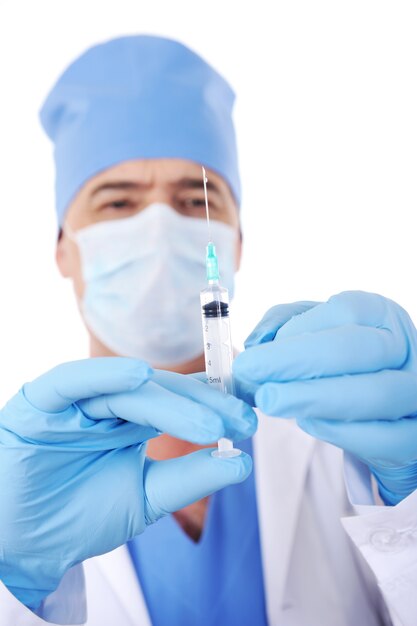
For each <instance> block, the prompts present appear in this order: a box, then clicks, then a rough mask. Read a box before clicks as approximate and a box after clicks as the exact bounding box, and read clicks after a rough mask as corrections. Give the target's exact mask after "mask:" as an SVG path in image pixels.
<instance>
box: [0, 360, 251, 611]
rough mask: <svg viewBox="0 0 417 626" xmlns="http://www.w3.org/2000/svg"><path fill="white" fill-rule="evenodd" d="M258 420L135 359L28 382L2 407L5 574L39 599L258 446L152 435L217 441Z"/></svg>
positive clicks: (239, 471)
mask: <svg viewBox="0 0 417 626" xmlns="http://www.w3.org/2000/svg"><path fill="white" fill-rule="evenodd" d="M255 429H256V416H255V414H254V412H253V411H252V409H251V408H250V407H248V406H247V405H245V404H244V403H243V402H242V401H241V400H238V399H237V398H234V397H233V396H226V395H224V394H222V393H219V392H216V391H214V390H213V389H212V388H209V387H208V386H207V385H205V384H203V383H201V382H199V381H196V380H193V379H192V378H190V377H186V376H181V375H180V374H174V373H171V372H158V371H156V372H152V370H151V369H150V368H149V367H148V366H147V365H146V364H145V363H143V362H141V361H137V360H135V359H123V358H104V359H89V360H85V361H77V362H74V363H67V364H64V365H61V366H59V367H57V368H55V369H53V370H51V371H50V372H48V373H47V374H44V375H43V376H41V377H40V378H38V379H37V380H35V381H34V382H31V383H28V384H26V385H24V387H23V389H22V390H21V391H20V392H19V393H18V394H17V395H16V396H14V397H13V398H12V399H11V400H10V401H9V402H8V404H7V405H6V406H5V407H4V409H2V411H1V412H0V578H1V580H2V581H3V582H4V584H5V585H6V586H7V587H8V588H9V589H10V591H11V592H12V593H13V594H14V595H15V596H16V597H17V598H18V599H19V600H20V601H21V602H23V603H24V604H26V605H27V606H28V607H30V608H32V609H35V608H37V607H38V606H39V605H40V603H41V601H42V599H43V598H45V597H46V596H47V595H48V594H50V593H51V592H52V591H54V590H55V589H56V587H57V586H58V584H59V582H60V580H61V579H62V577H63V575H64V574H65V572H66V571H67V570H68V569H69V568H70V567H71V566H73V565H74V564H76V563H78V562H80V561H84V560H85V559H87V558H89V557H92V556H95V555H98V554H102V553H105V552H108V551H110V550H112V549H113V548H116V547H117V546H120V545H122V544H124V543H125V542H126V541H128V540H129V539H131V538H132V537H134V536H135V535H137V534H139V533H141V532H143V531H144V530H145V528H146V526H147V525H148V524H151V523H153V522H155V521H156V520H158V519H159V518H160V517H161V516H163V515H166V514H167V513H170V512H173V511H175V510H177V509H180V508H182V507H184V506H186V505H188V504H190V503H191V502H193V501H195V500H199V499H200V498H203V497H205V496H207V495H209V494H211V493H212V492H214V491H215V490H217V489H220V488H222V487H225V486H226V485H229V484H232V483H237V482H240V481H242V480H244V479H245V478H246V477H247V476H248V475H249V473H250V471H251V467H252V463H251V459H250V457H249V456H248V455H246V454H242V455H241V456H239V457H236V458H231V459H224V460H223V459H222V460H220V459H217V458H213V457H212V456H211V454H210V449H202V450H199V451H198V452H195V453H193V454H190V455H187V456H184V457H181V458H178V459H173V460H168V461H160V462H156V461H151V460H149V459H147V458H146V456H145V448H146V446H145V445H144V442H145V441H146V440H147V439H149V438H151V437H155V436H157V434H158V433H159V432H162V431H164V432H167V433H169V434H171V435H173V436H175V437H179V438H181V439H187V440H189V441H192V442H195V443H199V444H210V443H212V442H215V441H216V440H217V439H218V438H219V437H224V436H226V437H230V438H231V439H235V440H239V439H243V438H246V437H248V436H250V435H251V434H253V432H254V430H255Z"/></svg>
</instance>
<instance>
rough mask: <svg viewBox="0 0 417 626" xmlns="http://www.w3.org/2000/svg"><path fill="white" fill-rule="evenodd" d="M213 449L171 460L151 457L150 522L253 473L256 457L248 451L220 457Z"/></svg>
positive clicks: (146, 481) (148, 477) (147, 508)
mask: <svg viewBox="0 0 417 626" xmlns="http://www.w3.org/2000/svg"><path fill="white" fill-rule="evenodd" d="M212 451H213V448H204V449H203V450H198V451H197V452H193V453H192V454H187V455H186V456H182V457H179V458H177V459H170V460H168V461H151V460H150V459H147V461H146V465H145V473H144V490H145V518H146V523H147V524H148V525H149V524H152V523H153V522H156V520H158V519H159V518H160V517H163V516H164V515H167V514H168V513H173V512H174V511H178V510H179V509H182V508H183V507H185V506H187V505H188V504H191V503H192V502H196V501H197V500H201V499H202V498H205V497H206V496H209V495H210V494H212V493H213V492H214V491H218V490H219V489H222V488H223V487H227V486H228V485H234V484H235V483H240V482H242V481H243V480H245V479H246V478H247V477H248V476H249V474H250V473H251V471H252V459H251V457H250V456H249V455H248V454H245V453H244V452H242V453H241V454H240V455H239V456H236V457H231V458H225V459H220V458H216V457H213V456H212V455H211V453H212Z"/></svg>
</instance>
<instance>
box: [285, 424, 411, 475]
mask: <svg viewBox="0 0 417 626" xmlns="http://www.w3.org/2000/svg"><path fill="white" fill-rule="evenodd" d="M297 423H298V425H299V427H300V428H302V430H304V431H305V432H307V433H309V434H310V435H312V437H316V438H317V439H321V440H323V441H327V442H328V443H331V444H333V445H335V446H337V447H338V448H342V449H343V450H346V452H350V453H351V454H354V455H355V456H357V457H359V458H360V459H362V460H363V461H364V462H365V463H367V464H368V465H373V466H380V467H398V466H399V465H407V463H409V462H411V461H413V460H414V459H415V446H414V445H413V446H412V448H411V449H410V442H414V441H417V419H416V418H409V417H408V418H401V419H399V420H397V421H384V420H371V421H364V422H343V421H334V420H324V419H314V420H313V419H300V420H297ZM408 450H410V455H409V457H408Z"/></svg>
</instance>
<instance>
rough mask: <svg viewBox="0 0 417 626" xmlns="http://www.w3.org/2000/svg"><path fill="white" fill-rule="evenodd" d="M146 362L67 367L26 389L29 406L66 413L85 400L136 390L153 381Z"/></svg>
mask: <svg viewBox="0 0 417 626" xmlns="http://www.w3.org/2000/svg"><path fill="white" fill-rule="evenodd" d="M151 375H152V368H151V367H149V365H148V364H147V363H145V362H144V361H139V360H138V359H129V358H124V357H104V358H94V359H84V360H82V361H72V362H69V363H63V364H62V365H58V366H57V367H54V368H53V369H52V370H50V371H49V372H46V373H45V374H43V375H42V376H39V378H36V379H35V380H34V381H32V382H30V383H26V384H25V385H24V394H25V397H26V399H27V400H28V402H30V404H32V406H34V407H35V408H36V409H38V410H40V411H44V412H46V413H57V412H59V411H64V410H65V409H66V408H68V407H69V406H70V405H71V404H73V403H74V402H77V400H80V399H81V398H90V397H94V396H99V395H101V394H103V393H107V394H109V393H118V392H122V391H129V390H132V389H136V388H137V387H139V386H140V385H142V384H143V383H144V382H145V381H147V380H148V379H149V377H150V376H151Z"/></svg>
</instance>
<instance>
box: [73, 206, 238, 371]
mask: <svg viewBox="0 0 417 626" xmlns="http://www.w3.org/2000/svg"><path fill="white" fill-rule="evenodd" d="M66 232H68V231H66ZM211 234H212V239H213V241H214V243H215V245H216V250H217V255H218V258H219V268H220V272H221V284H222V285H223V286H224V287H227V288H228V289H229V291H230V296H231V297H232V296H233V276H234V270H235V268H234V257H235V247H236V231H235V230H234V229H233V228H232V227H231V226H229V225H226V224H223V223H221V222H217V221H213V222H212V223H211ZM69 236H70V237H71V238H72V239H74V240H75V242H76V243H77V244H78V247H79V250H80V255H81V263H82V271H83V278H84V282H85V291H84V296H83V298H82V301H81V311H82V314H83V317H84V320H85V322H86V324H87V326H88V327H89V328H90V330H91V331H92V333H93V334H94V335H95V336H96V337H97V338H98V339H99V340H100V341H101V342H102V343H103V344H104V345H105V346H107V347H108V348H110V350H112V352H115V353H116V354H119V355H122V356H130V357H136V358H140V359H143V360H145V361H147V362H148V363H150V364H154V365H160V366H162V367H164V366H167V365H174V364H179V363H184V362H186V361H189V360H191V359H194V358H196V357H197V356H199V355H200V354H201V353H202V352H203V345H202V342H203V337H202V329H201V315H200V297H199V294H200V291H201V289H204V287H205V284H206V276H205V248H206V245H207V224H206V221H205V220H204V219H201V218H190V217H184V216H182V215H180V214H178V213H177V212H176V211H175V210H174V209H172V208H171V207H170V206H168V205H165V204H152V205H150V206H149V207H147V208H146V209H145V210H144V211H142V212H141V213H138V214H137V215H135V216H134V217H129V218H125V219H118V220H109V221H105V222H100V223H98V224H94V225H92V226H88V227H86V228H83V229H81V230H79V231H77V232H75V233H69Z"/></svg>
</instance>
